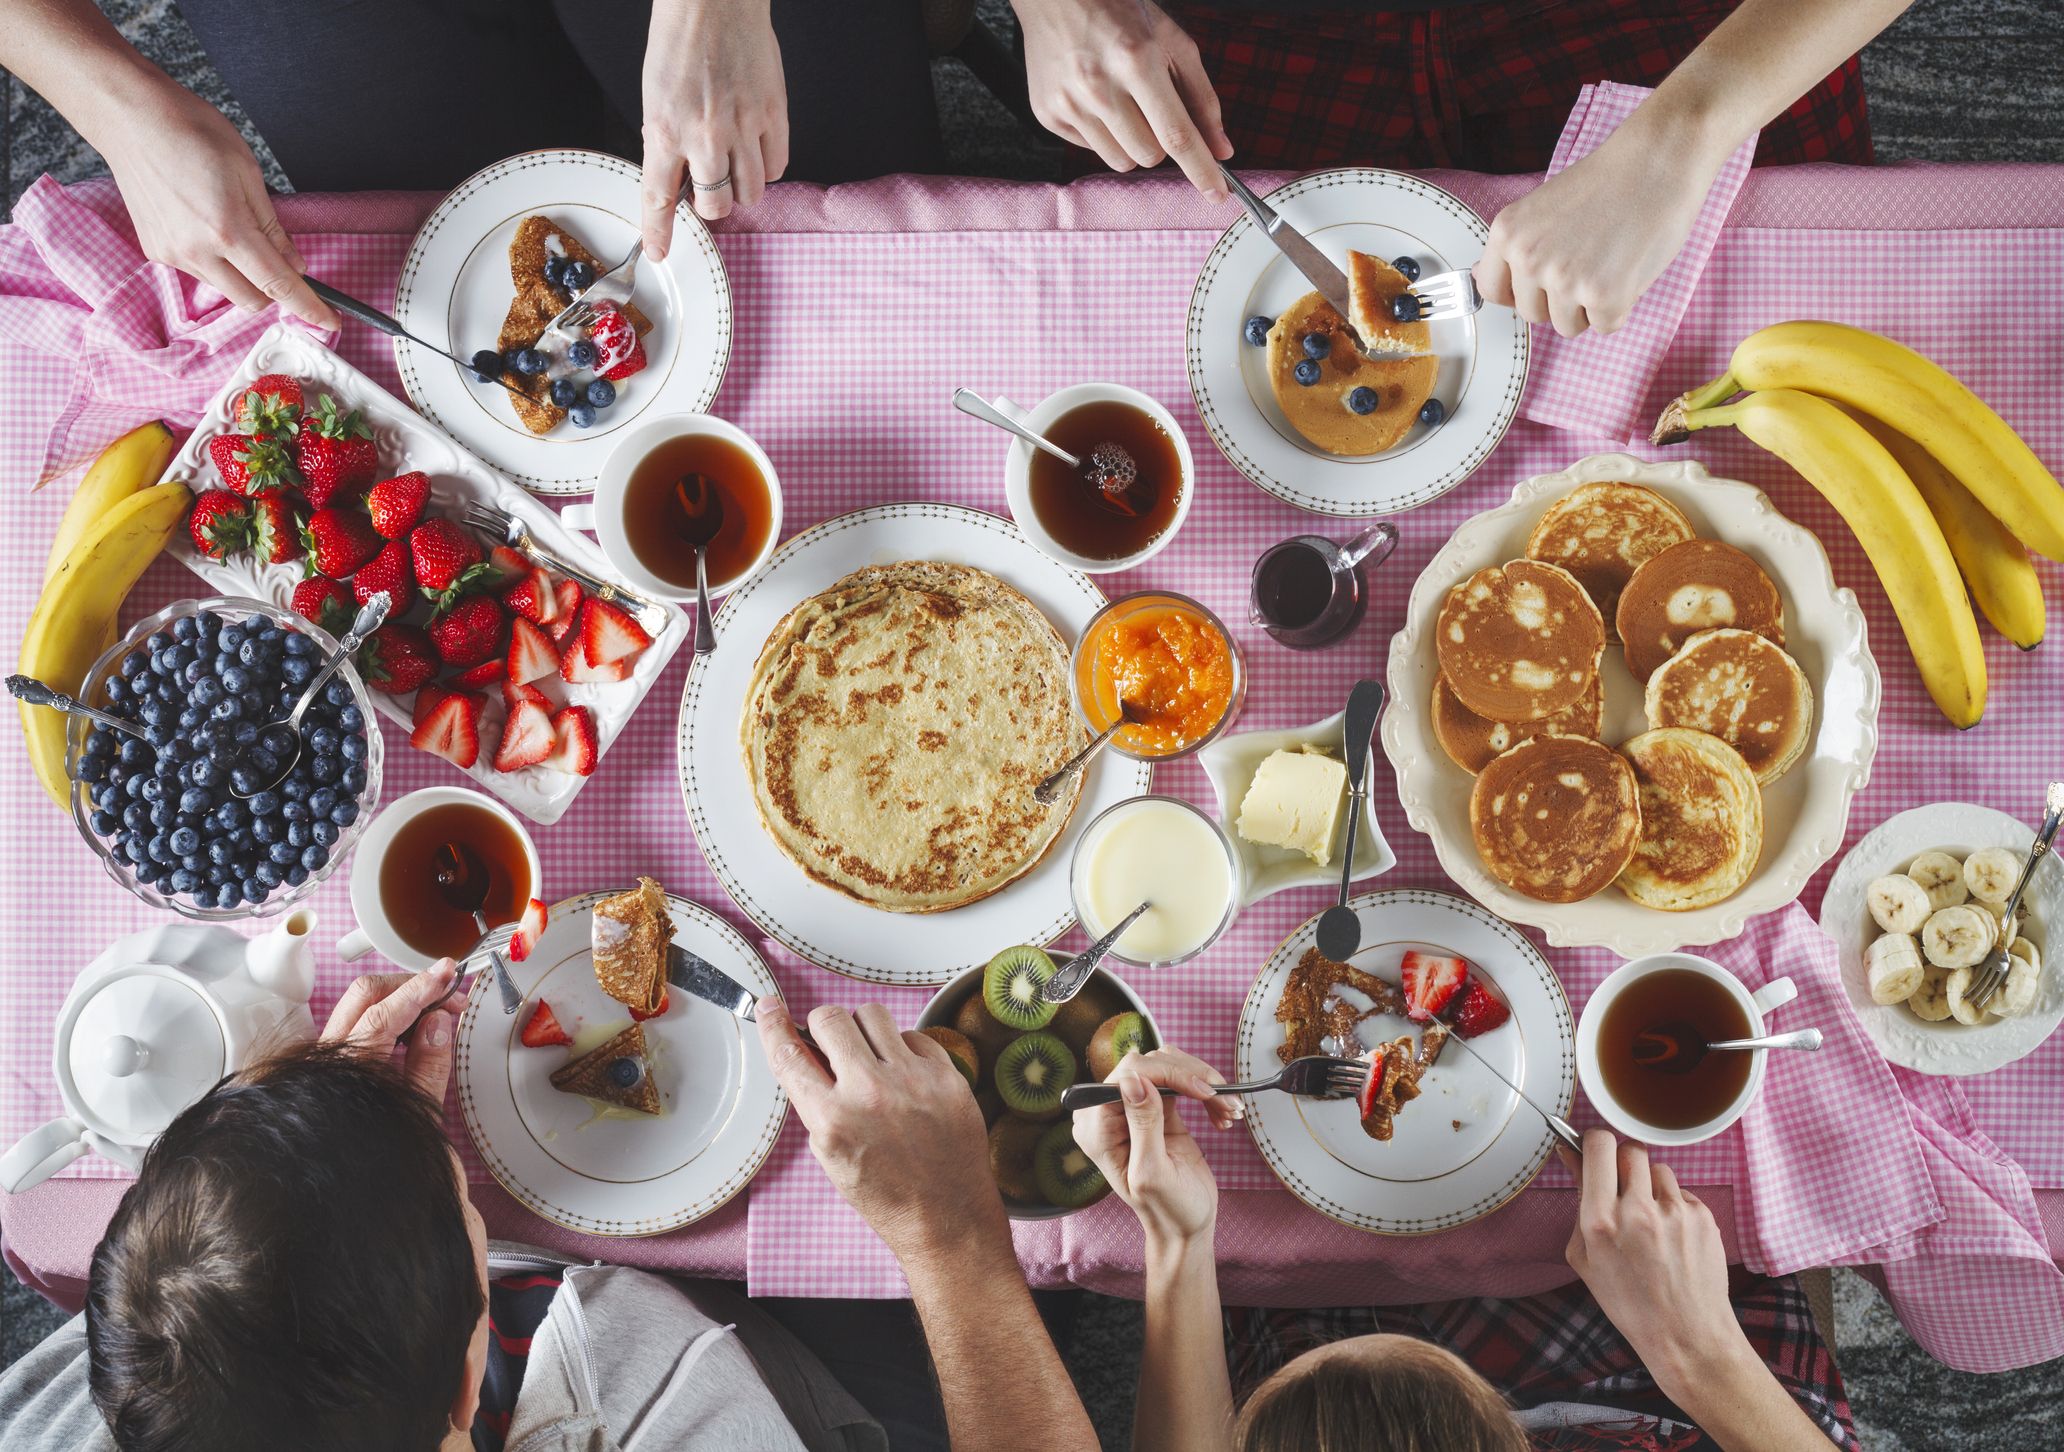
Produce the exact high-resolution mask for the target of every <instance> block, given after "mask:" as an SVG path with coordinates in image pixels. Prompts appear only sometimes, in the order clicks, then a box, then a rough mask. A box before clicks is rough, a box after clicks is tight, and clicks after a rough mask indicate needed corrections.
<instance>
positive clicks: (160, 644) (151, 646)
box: [143, 630, 172, 655]
mask: <svg viewBox="0 0 2064 1452" xmlns="http://www.w3.org/2000/svg"><path fill="white" fill-rule="evenodd" d="M171 644H172V637H171V636H169V635H167V634H165V632H164V631H162V630H157V631H153V632H151V636H150V638H149V639H148V640H146V641H144V643H143V648H144V649H145V650H147V651H149V652H150V653H151V654H152V655H157V654H159V653H160V652H161V651H164V650H166V649H168V648H169V647H170V646H171Z"/></svg>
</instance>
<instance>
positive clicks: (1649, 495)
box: [1526, 482, 1696, 640]
mask: <svg viewBox="0 0 2064 1452" xmlns="http://www.w3.org/2000/svg"><path fill="white" fill-rule="evenodd" d="M1695 533H1696V531H1694V530H1693V529H1692V527H1691V521H1690V520H1688V519H1686V518H1685V517H1684V515H1683V513H1682V512H1681V511H1679V510H1678V508H1677V506H1676V505H1674V504H1672V503H1671V502H1670V501H1669V500H1667V499H1665V498H1663V496H1662V495H1660V494H1658V493H1656V492H1655V490H1653V489H1644V488H1642V487H1641V486H1640V485H1639V484H1615V483H1610V482H1606V483H1598V484H1580V485H1578V486H1577V487H1576V488H1575V489H1572V490H1571V491H1570V492H1569V493H1567V494H1565V495H1564V496H1563V497H1562V498H1560V499H1558V500H1556V501H1555V503H1553V504H1551V505H1549V506H1548V512H1547V513H1546V514H1543V515H1542V516H1541V521H1540V523H1538V524H1536V525H1535V526H1534V532H1533V533H1532V534H1531V535H1529V536H1528V537H1527V546H1526V554H1527V558H1528V559H1530V560H1540V561H1542V562H1543V563H1545V564H1551V565H1561V566H1562V567H1563V568H1564V569H1565V570H1568V571H1569V572H1570V573H1571V574H1572V575H1575V576H1576V577H1577V583H1578V584H1579V585H1582V586H1583V587H1584V590H1585V592H1586V593H1587V594H1589V595H1590V596H1591V601H1592V603H1593V604H1595V605H1596V606H1597V607H1598V613H1599V614H1600V615H1603V616H1604V617H1605V628H1606V634H1607V636H1608V638H1610V639H1613V640H1618V639H1619V638H1620V637H1619V627H1618V626H1617V625H1616V624H1615V623H1614V612H1615V611H1617V610H1618V609H1619V605H1620V591H1622V590H1623V589H1625V588H1626V586H1627V581H1629V580H1630V579H1632V578H1633V577H1634V572H1635V571H1636V570H1638V569H1639V568H1641V566H1642V565H1644V564H1646V563H1647V562H1648V561H1649V560H1651V559H1653V558H1654V557H1655V556H1657V555H1659V554H1661V553H1662V552H1663V551H1664V550H1666V549H1668V548H1669V547H1670V546H1671V545H1674V544H1682V543H1684V541H1686V540H1688V539H1690V538H1692V537H1693V535H1694V534H1695Z"/></svg>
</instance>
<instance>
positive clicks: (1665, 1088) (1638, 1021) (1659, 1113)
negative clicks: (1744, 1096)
mask: <svg viewBox="0 0 2064 1452" xmlns="http://www.w3.org/2000/svg"><path fill="white" fill-rule="evenodd" d="M1686 1026H1688V1027H1689V1028H1691V1029H1692V1030H1693V1031H1694V1032H1695V1033H1696V1034H1697V1035H1698V1036H1699V1037H1700V1038H1701V1039H1702V1040H1704V1041H1705V1042H1706V1043H1713V1042H1716V1041H1717V1040H1720V1039H1739V1038H1746V1037H1748V1035H1749V1019H1748V1015H1747V1014H1745V1013H1743V1012H1742V1007H1741V1004H1740V1003H1739V1002H1737V1001H1736V999H1735V997H1734V995H1733V994H1731V993H1729V992H1728V991H1727V989H1726V988H1725V986H1723V985H1722V984H1720V983H1717V982H1715V981H1714V980H1713V979H1711V978H1708V977H1707V976H1706V975H1705V974H1703V973H1698V972H1694V971H1693V970H1691V969H1689V968H1665V969H1662V970H1660V971H1658V972H1655V973H1649V974H1645V975H1643V976H1642V977H1640V978H1637V979H1635V980H1634V981H1633V982H1631V983H1629V984H1628V985H1627V986H1626V988H1624V989H1623V990H1621V992H1620V994H1619V996H1618V997H1616V998H1614V999H1613V1001H1612V1002H1611V1003H1610V1004H1608V1005H1606V1010H1605V1017H1604V1018H1603V1019H1602V1020H1600V1022H1599V1025H1598V1067H1599V1070H1600V1072H1601V1074H1602V1075H1603V1076H1604V1079H1605V1087H1606V1091H1607V1092H1608V1093H1610V1094H1611V1095H1612V1097H1613V1098H1614V1099H1615V1100H1616V1101H1618V1103H1619V1104H1620V1105H1621V1107H1623V1108H1624V1109H1625V1110H1626V1111H1627V1112H1628V1113H1629V1114H1631V1115H1633V1116H1634V1117H1635V1118H1636V1119H1639V1120H1641V1121H1642V1122H1643V1123H1645V1124H1652V1125H1654V1126H1656V1127H1657V1128H1658V1129H1691V1128H1693V1127H1694V1126H1697V1125H1701V1124H1705V1123H1707V1122H1708V1121H1710V1120H1714V1119H1717V1118H1719V1117H1720V1115H1722V1114H1724V1113H1725V1112H1726V1110H1727V1107H1728V1106H1729V1105H1730V1104H1732V1103H1734V1101H1735V1099H1736V1098H1737V1097H1738V1096H1739V1095H1740V1094H1741V1092H1742V1087H1743V1086H1744V1085H1746V1084H1747V1083H1748V1082H1749V1065H1750V1063H1751V1061H1752V1059H1753V1058H1754V1056H1753V1055H1751V1054H1742V1053H1733V1052H1728V1051H1722V1052H1720V1053H1717V1054H1707V1055H1706V1056H1705V1057H1704V1058H1703V1059H1701V1060H1699V1061H1698V1063H1697V1064H1696V1065H1695V1066H1694V1067H1692V1068H1691V1069H1689V1070H1673V1069H1664V1068H1647V1067H1644V1066H1642V1065H1640V1064H1637V1063H1636V1062H1635V1061H1634V1055H1635V1046H1634V1039H1635V1036H1636V1035H1638V1034H1642V1033H1652V1032H1656V1031H1658V1030H1661V1031H1663V1032H1666V1033H1668V1032H1676V1031H1681V1029H1683V1028H1684V1027H1686Z"/></svg>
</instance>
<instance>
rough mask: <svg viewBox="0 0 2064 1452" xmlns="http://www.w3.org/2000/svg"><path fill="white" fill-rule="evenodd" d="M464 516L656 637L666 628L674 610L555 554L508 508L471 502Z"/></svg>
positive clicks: (469, 522) (468, 520) (464, 518)
mask: <svg viewBox="0 0 2064 1452" xmlns="http://www.w3.org/2000/svg"><path fill="white" fill-rule="evenodd" d="M463 520H464V522H465V523H466V524H469V525H471V526H472V527H473V528H474V529H479V530H485V531H487V532H488V533H489V534H492V535H494V536H495V537H496V538H497V539H499V540H500V541H501V542H502V543H503V544H505V545H507V546H509V548H510V549H513V550H515V551H516V552H517V553H519V554H521V555H522V556H524V558H526V559H528V560H529V561H531V563H533V564H538V565H543V566H545V567H546V568H548V569H553V570H557V571H558V572H559V573H560V574H562V575H566V576H569V577H571V578H572V579H574V580H576V581H578V582H579V584H580V587H581V588H582V589H583V590H586V591H587V592H588V593H589V594H590V595H595V596H599V597H600V598H602V599H604V600H607V601H608V602H609V603H610V604H612V605H620V606H622V607H623V608H624V609H625V610H628V611H629V612H630V613H631V617H632V618H633V619H635V620H636V621H637V622H638V626H639V628H640V629H641V630H643V631H644V632H645V633H646V634H647V635H650V636H652V637H654V638H655V639H656V638H657V637H658V635H659V633H660V632H661V631H662V630H665V629H666V628H667V621H668V617H669V616H670V615H671V614H672V612H671V611H669V610H668V609H667V607H666V606H664V605H662V604H660V603H659V602H658V601H657V600H650V599H647V598H646V597H645V596H643V595H640V594H638V593H637V592H636V591H635V590H630V589H626V588H625V587H624V586H622V585H617V584H613V583H611V582H610V581H608V580H605V579H602V578H601V577H600V576H599V575H595V574H591V573H590V572H589V571H587V570H585V569H583V568H581V567H580V566H579V565H576V564H573V563H571V562H570V561H568V560H565V559H562V558H561V557H560V556H558V555H555V554H553V553H552V552H551V551H550V550H548V549H546V548H545V547H544V546H543V545H541V544H539V543H538V542H537V540H536V539H535V538H534V537H533V536H532V535H531V532H530V526H528V525H526V524H525V523H524V522H523V521H522V520H520V519H518V518H517V517H516V516H515V515H513V514H511V513H509V512H508V511H507V510H506V509H500V508H497V507H496V506H494V505H492V504H481V503H478V502H474V503H469V504H468V505H467V506H466V510H465V514H464V516H463Z"/></svg>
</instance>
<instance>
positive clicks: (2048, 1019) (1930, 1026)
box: [1820, 802, 2064, 1077]
mask: <svg viewBox="0 0 2064 1452" xmlns="http://www.w3.org/2000/svg"><path fill="white" fill-rule="evenodd" d="M2034 839H2035V830H2034V829H2033V828H2032V827H2030V826H2029V825H2028V824H2027V823H2025V822H2017V821H2016V820H2014V818H2012V817H2010V816H2008V815H2007V814H2006V813H2005V812H1999V811H1994V810H1993V809H1992V808H1991V807H1980V806H1974V805H1972V804H1971V803H1969V802H1935V803H1933V804H1932V805H1929V806H1925V807H1915V808H1913V809H1912V810H1911V811H1905V812H1901V813H1900V814H1899V815H1898V816H1896V817H1891V818H1888V819H1887V820H1886V821H1884V822H1881V823H1880V824H1879V825H1878V826H1877V827H1875V828H1874V829H1872V830H1871V831H1870V832H1869V833H1868V834H1867V835H1865V836H1864V837H1863V839H1862V840H1860V841H1859V842H1858V843H1857V844H1856V845H1855V846H1854V847H1851V848H1850V849H1849V852H1848V855H1847V856H1845V857H1843V859H1842V861H1841V865H1839V866H1838V867H1836V868H1835V875H1834V876H1833V877H1831V878H1829V879H1828V886H1827V893H1826V895H1825V896H1824V897H1822V898H1821V900H1820V930H1821V931H1822V932H1824V933H1826V934H1827V935H1828V936H1829V937H1830V938H1833V939H1834V940H1835V946H1836V947H1837V948H1838V949H1840V950H1841V955H1842V991H1843V992H1844V993H1846V994H1848V995H1849V1005H1850V1007H1852V1008H1854V1009H1855V1010H1856V1016H1857V1018H1859V1019H1861V1020H1862V1022H1863V1029H1864V1032H1865V1033H1867V1034H1869V1035H1870V1036H1871V1042H1872V1043H1874V1044H1876V1045H1877V1046H1878V1052H1879V1053H1881V1054H1883V1055H1884V1056H1885V1058H1886V1059H1887V1060H1888V1061H1890V1062H1891V1063H1894V1064H1898V1065H1899V1066H1900V1067H1902V1068H1906V1069H1912V1070H1914V1071H1915V1072H1916V1073H1921V1074H1945V1075H1951V1076H1955V1077H1962V1076H1964V1075H1967V1074H1986V1073H1990V1072H1991V1071H1992V1070H1994V1069H1997V1068H1999V1067H2000V1066H2001V1065H2003V1064H2011V1063H2013V1062H2014V1061H2015V1060H2016V1059H2019V1058H2021V1057H2023V1056H2024V1055H2026V1054H2029V1053H2031V1052H2033V1051H2034V1050H2035V1048H2036V1047H2037V1046H2038V1045H2040V1044H2041V1043H2043V1042H2044V1041H2045V1040H2046V1039H2048V1038H2049V1036H2050V1035H2051V1034H2053V1033H2055V1032H2056V1031H2057V1025H2058V1024H2060V1023H2064V974H2060V973H2059V972H2058V971H2057V968H2056V965H2055V964H2053V963H2052V962H2051V961H2050V944H2052V943H2054V942H2056V941H2057V937H2056V929H2055V925H2056V924H2058V923H2060V922H2064V864H2060V863H2059V862H2058V861H2057V859H2056V854H2055V853H2050V854H2047V857H2046V860H2045V861H2043V862H2041V863H2038V864H2037V866H2036V869H2035V875H2034V876H2033V877H2031V878H2030V879H2029V880H2028V889H2027V891H2026V892H2025V893H2023V895H2022V899H2021V900H2022V902H2023V903H2024V904H2025V905H2026V906H2027V908H2028V919H2027V921H2026V922H2024V923H2023V924H2022V925H2021V932H2022V935H2023V936H2025V937H2026V938H2027V939H2028V940H2029V941H2030V942H2031V943H2033V944H2035V946H2036V947H2037V949H2039V950H2040V951H2041V953H2042V976H2041V978H2040V979H2039V980H2038V985H2037V988H2036V998H2035V1006H2034V1007H2033V1008H2031V1009H2030V1010H2029V1011H2028V1012H2027V1013H2025V1014H2022V1015H2020V1016H2019V1017H2018V1018H1996V1019H1989V1020H1987V1021H1986V1022H1984V1023H1981V1024H1961V1023H1958V1022H1957V1021H1956V1020H1955V1019H1945V1020H1943V1021H1942V1022H1941V1023H1929V1022H1927V1021H1925V1020H1924V1019H1920V1018H1916V1017H1915V1016H1914V1015H1913V1014H1912V1013H1909V1012H1908V1011H1907V1008H1906V1005H1905V1004H1903V1003H1894V1004H1889V1005H1887V1004H1880V1003H1873V1002H1872V1001H1871V996H1870V985H1869V976H1868V974H1867V972H1866V970H1865V967H1864V961H1863V952H1864V949H1865V948H1866V947H1868V946H1869V945H1870V940H1871V939H1872V938H1875V937H1876V936H1878V925H1877V924H1876V923H1875V922H1874V921H1872V919H1871V915H1870V910H1869V909H1868V908H1866V907H1865V906H1864V897H1863V895H1864V891H1865V889H1867V888H1868V887H1869V886H1870V885H1871V883H1872V882H1874V881H1875V880H1876V879H1878V878H1880V877H1883V876H1884V875H1885V874H1886V873H1888V872H1903V871H1905V870H1906V865H1907V864H1908V863H1909V862H1911V861H1913V860H1914V858H1916V857H1918V856H1919V855H1920V854H1921V853H1923V852H1929V851H1937V850H1939V851H1943V852H1951V853H1954V854H1955V855H1957V856H1958V857H1968V856H1970V855H1971V854H1972V853H1973V852H1976V851H1978V850H1979V849H1980V848H1982V847H2004V848H2006V849H2007V850H2008V851H2010V852H2012V853H2013V854H2014V855H2015V856H2017V857H2021V856H2026V855H2027V852H2028V848H2029V844H2030V843H2031V842H2032V841H2034Z"/></svg>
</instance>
